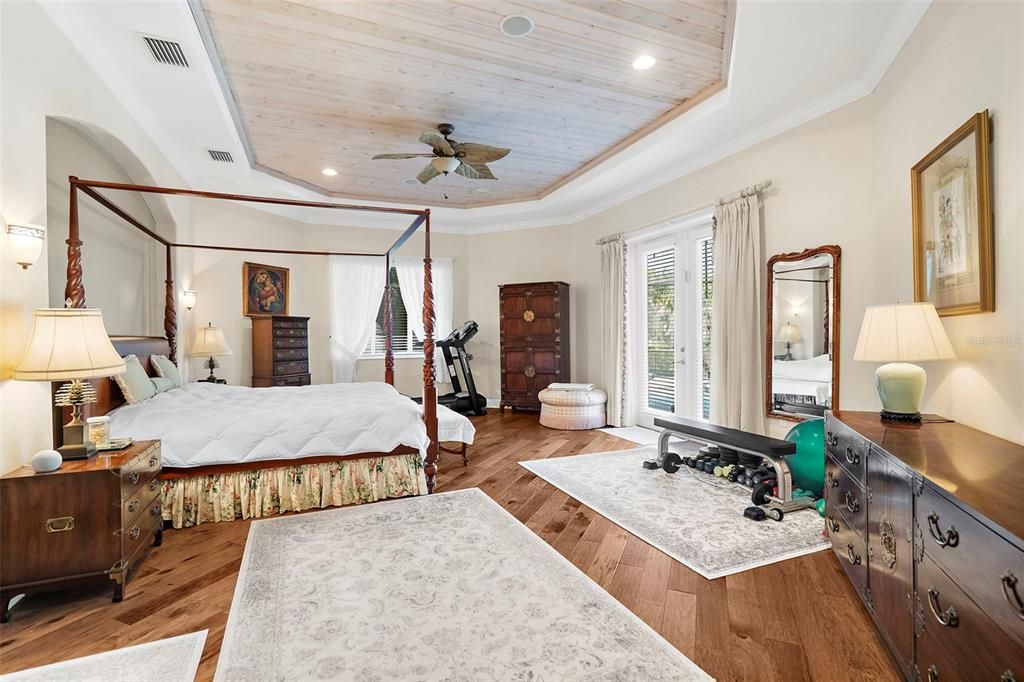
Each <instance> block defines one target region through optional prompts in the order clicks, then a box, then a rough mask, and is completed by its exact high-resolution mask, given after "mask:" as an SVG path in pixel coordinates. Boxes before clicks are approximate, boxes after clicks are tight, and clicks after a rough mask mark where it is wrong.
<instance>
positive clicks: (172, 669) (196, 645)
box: [0, 630, 206, 682]
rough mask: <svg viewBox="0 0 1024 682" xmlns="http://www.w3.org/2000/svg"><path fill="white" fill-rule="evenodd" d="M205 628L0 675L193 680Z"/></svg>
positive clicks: (52, 681)
mask: <svg viewBox="0 0 1024 682" xmlns="http://www.w3.org/2000/svg"><path fill="white" fill-rule="evenodd" d="M205 643H206V630H203V631H202V632H193V633H191V634H188V635H181V636H180V637H170V638H168V639H160V640H157V641H155V642H147V643H146V644H138V645H136V646H129V647H125V648H123V649H114V650H113V651H107V652H104V653H102V654H94V655H92V656H84V657H82V658H75V659H72V660H70V661H64V662H62V663H53V664H51V665H44V666H41V667H39V668H29V669H28V670H22V671H20V672H16V673H11V674H9V675H0V680H2V681H3V682H139V681H140V680H146V682H192V681H193V680H194V679H195V678H196V670H197V669H198V668H199V659H200V658H202V656H203V645H204V644H205Z"/></svg>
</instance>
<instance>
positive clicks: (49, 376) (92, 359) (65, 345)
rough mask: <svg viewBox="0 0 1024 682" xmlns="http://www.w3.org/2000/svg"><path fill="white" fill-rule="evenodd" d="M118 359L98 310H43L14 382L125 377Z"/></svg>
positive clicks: (37, 314)
mask: <svg viewBox="0 0 1024 682" xmlns="http://www.w3.org/2000/svg"><path fill="white" fill-rule="evenodd" d="M124 371H125V367H124V360H122V359H121V356H120V355H118V353H117V350H116V349H115V348H114V346H113V344H111V343H110V337H109V336H107V330H106V328H105V327H104V326H103V313H102V312H101V311H100V310H99V309H98V308H40V309H38V310H36V311H35V314H34V315H33V318H32V337H31V338H30V339H29V342H28V349H27V350H26V351H25V356H24V357H23V358H22V360H21V362H19V363H18V366H17V367H15V368H14V378H15V379H20V380H22V381H66V380H70V379H96V378H98V377H109V376H113V375H115V374H122V373H123V372H124Z"/></svg>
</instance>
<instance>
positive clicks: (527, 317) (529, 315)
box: [523, 310, 537, 322]
mask: <svg viewBox="0 0 1024 682" xmlns="http://www.w3.org/2000/svg"><path fill="white" fill-rule="evenodd" d="M535 319H537V316H536V315H535V314H534V312H533V311H532V310H526V311H524V312H523V320H524V321H526V322H533V321H534V320H535Z"/></svg>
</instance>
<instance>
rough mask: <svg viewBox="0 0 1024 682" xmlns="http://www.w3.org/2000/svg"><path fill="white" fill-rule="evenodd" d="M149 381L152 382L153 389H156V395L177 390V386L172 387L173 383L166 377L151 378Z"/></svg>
mask: <svg viewBox="0 0 1024 682" xmlns="http://www.w3.org/2000/svg"><path fill="white" fill-rule="evenodd" d="M150 381H152V382H153V388H155V389H156V392H157V393H163V392H164V391H169V390H171V389H172V388H177V386H175V385H174V381H172V380H171V379H168V378H167V377H153V378H152V379H151V380H150Z"/></svg>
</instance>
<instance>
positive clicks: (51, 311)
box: [14, 308, 125, 459]
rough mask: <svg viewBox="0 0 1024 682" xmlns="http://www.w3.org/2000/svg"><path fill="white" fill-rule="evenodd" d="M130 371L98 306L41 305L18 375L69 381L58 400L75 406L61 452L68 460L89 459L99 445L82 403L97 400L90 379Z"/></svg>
mask: <svg viewBox="0 0 1024 682" xmlns="http://www.w3.org/2000/svg"><path fill="white" fill-rule="evenodd" d="M124 371H125V365H124V360H122V359H121V356H120V355H119V354H118V352H117V350H116V349H115V348H114V346H113V344H112V343H110V337H109V336H107V330H106V327H104V326H103V314H102V312H100V310H99V309H98V308H40V309H39V310H36V311H35V313H34V315H33V317H32V336H31V338H30V339H29V342H28V349H27V350H26V351H25V356H24V357H23V358H22V360H21V362H19V363H18V365H17V366H16V367H15V368H14V378H15V379H18V380H20V381H68V382H69V383H66V384H64V385H63V386H61V387H60V388H59V389H57V395H56V397H55V399H54V404H56V405H57V406H58V407H65V406H67V407H71V421H69V422H68V423H67V424H65V425H64V444H63V445H62V446H61V447H60V448H58V452H60V453H61V456H62V457H63V458H64V459H86V458H88V457H92V456H93V455H94V454H96V447H95V446H94V445H93V444H92V443H90V442H89V441H88V440H87V439H86V438H85V423H84V422H82V406H83V405H85V404H87V403H92V402H96V389H95V388H94V387H93V386H92V385H91V384H88V383H86V382H85V380H86V379H98V378H101V377H110V376H114V375H115V374H122V373H123V372H124Z"/></svg>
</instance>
